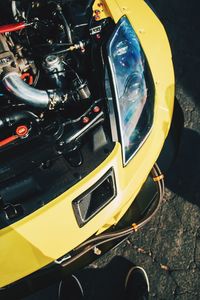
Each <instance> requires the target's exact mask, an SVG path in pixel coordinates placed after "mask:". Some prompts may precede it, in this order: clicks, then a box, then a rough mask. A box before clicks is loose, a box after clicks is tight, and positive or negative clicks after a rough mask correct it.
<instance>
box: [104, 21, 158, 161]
mask: <svg viewBox="0 0 200 300" xmlns="http://www.w3.org/2000/svg"><path fill="white" fill-rule="evenodd" d="M107 52H108V58H109V66H110V71H111V72H110V73H111V76H112V81H113V87H114V94H115V97H114V98H115V100H116V107H117V116H116V118H117V121H118V123H119V128H120V130H119V131H120V133H119V136H120V139H121V144H122V149H123V160H124V164H126V163H127V162H128V161H129V160H130V159H131V158H132V157H133V155H134V153H135V152H136V151H137V150H138V149H139V147H140V146H141V145H142V143H143V142H144V140H145V138H146V137H147V135H148V133H149V132H150V129H151V126H152V121H153V100H152V97H150V94H151V93H150V89H152V87H151V88H150V84H149V82H148V81H150V77H149V78H148V79H147V77H148V76H147V64H146V61H145V57H144V55H143V52H142V49H141V46H140V43H139V41H138V38H137V36H136V34H135V32H134V30H133V27H132V25H131V24H130V22H129V20H128V19H127V18H126V17H123V18H122V19H121V20H120V21H119V23H118V24H117V27H116V29H115V31H114V33H113V34H112V36H111V38H110V40H109V42H108V45H107Z"/></svg>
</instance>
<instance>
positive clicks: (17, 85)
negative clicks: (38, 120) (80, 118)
mask: <svg viewBox="0 0 200 300" xmlns="http://www.w3.org/2000/svg"><path fill="white" fill-rule="evenodd" d="M2 82H3V85H4V86H5V88H6V89H7V91H8V92H10V93H11V94H13V95H14V96H16V97H17V98H19V99H21V100H22V102H23V103H25V104H27V105H30V106H33V107H36V108H42V109H46V108H48V109H53V107H54V106H55V105H56V104H57V103H58V102H60V101H61V95H59V93H58V92H57V91H55V90H49V91H48V90H47V91H45V90H39V89H36V88H33V87H31V86H30V85H28V84H27V83H25V82H24V81H23V80H22V79H21V78H20V75H19V74H18V73H17V72H15V71H13V72H9V73H6V74H5V75H4V76H3V79H2Z"/></svg>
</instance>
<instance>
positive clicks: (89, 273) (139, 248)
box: [31, 0, 200, 300]
mask: <svg viewBox="0 0 200 300" xmlns="http://www.w3.org/2000/svg"><path fill="white" fill-rule="evenodd" d="M151 2H152V4H153V5H154V6H155V9H156V11H157V12H158V15H159V17H160V19H161V20H162V22H163V23H164V25H165V28H166V31H167V33H168V36H169V40H170V43H171V46H172V53H173V61H174V66H175V75H176V97H177V99H178V101H179V103H180V105H181V107H182V109H183V112H184V118H185V126H184V130H183V135H182V139H181V147H180V152H179V155H178V159H177V161H176V163H175V165H174V166H173V168H172V169H171V170H170V172H169V174H168V177H167V180H166V186H167V189H166V195H165V200H164V203H163V205H162V206H161V208H160V210H159V212H158V213H157V215H156V217H155V218H154V219H153V220H152V221H151V222H150V223H149V224H148V225H146V226H145V227H144V228H143V229H142V230H140V231H138V232H137V233H135V234H134V235H132V236H131V237H130V238H129V239H128V240H126V241H124V242H123V243H121V244H120V245H119V246H118V247H117V248H115V249H113V250H112V251H110V252H109V253H107V254H106V255H104V256H103V257H101V258H100V259H98V260H97V261H96V262H95V263H93V264H92V265H91V266H90V267H89V268H87V269H85V270H83V271H81V272H80V273H79V274H78V276H79V277H80V278H82V279H83V278H84V288H85V289H86V295H87V299H88V300H91V299H92V300H94V299H95V300H99V299H104V300H107V299H109V300H112V299H115V300H117V299H121V300H122V299H123V294H122V290H123V282H124V281H123V280H124V277H125V274H126V270H127V269H128V268H129V266H130V263H133V264H135V265H140V266H142V267H144V268H145V269H146V271H147V273H148V275H149V279H150V285H151V293H150V299H158V300H161V299H163V300H164V299H169V300H172V299H176V300H198V299H200V209H199V208H200V99H199V95H200V39H199V30H200V20H199V10H198V7H197V3H196V2H195V1H193V0H192V1H190V2H189V1H187V0H176V1H174V0H167V1H166V0H159V1H156V0H151ZM55 290H56V289H55V287H52V292H51V291H50V293H48V295H49V296H48V300H51V299H52V300H53V299H56V295H57V294H56V292H55ZM31 299H46V298H45V293H43V292H41V293H38V294H37V295H35V296H33V297H31Z"/></svg>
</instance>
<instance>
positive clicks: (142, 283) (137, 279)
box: [125, 266, 149, 300]
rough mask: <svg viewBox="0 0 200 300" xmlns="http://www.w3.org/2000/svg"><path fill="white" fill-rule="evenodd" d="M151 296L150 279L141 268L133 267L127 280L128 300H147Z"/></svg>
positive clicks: (126, 292)
mask: <svg viewBox="0 0 200 300" xmlns="http://www.w3.org/2000/svg"><path fill="white" fill-rule="evenodd" d="M148 295H149V279H148V276H147V273H146V272H145V270H144V269H143V268H141V267H138V266H134V267H132V268H131V269H130V270H129V272H128V274H127V276H126V280H125V296H126V298H125V299H127V300H147V299H148Z"/></svg>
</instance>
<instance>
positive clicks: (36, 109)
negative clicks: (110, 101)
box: [0, 0, 114, 228]
mask: <svg viewBox="0 0 200 300" xmlns="http://www.w3.org/2000/svg"><path fill="white" fill-rule="evenodd" d="M92 4H93V1H88V0H87V1H73V0H60V1H58V0H40V1H27V0H21V1H9V5H8V6H6V7H5V8H4V7H2V10H1V12H0V19H1V23H0V76H1V82H2V83H1V86H0V98H1V99H0V101H1V104H0V228H3V227H5V226H7V225H9V224H11V223H13V222H16V221H17V220H19V219H21V218H22V217H24V216H26V215H28V214H30V213H31V212H33V211H35V210H36V209H38V208H39V207H42V206H43V205H45V204H46V203H48V202H49V201H51V200H52V199H54V198H55V197H56V196H58V195H60V194H61V193H63V192H64V191H65V190H66V189H68V188H69V187H70V186H72V185H73V184H75V183H76V182H78V181H79V180H80V179H81V178H83V177H84V176H86V175H87V174H88V173H90V172H91V171H92V170H94V168H96V167H97V166H98V165H99V164H100V163H101V162H102V161H103V160H104V159H105V158H106V157H107V155H108V154H109V153H110V152H111V151H112V149H113V147H114V143H113V142H112V140H111V133H110V123H109V120H108V117H107V116H108V113H107V110H108V108H107V105H106V101H105V98H106V96H105V87H104V64H105V63H104V60H103V55H102V49H103V46H104V44H105V43H106V41H107V40H108V38H109V35H110V32H112V30H113V27H114V22H113V21H112V19H110V18H106V19H103V20H98V18H97V17H96V16H97V15H96V16H95V15H94V12H93V10H92Z"/></svg>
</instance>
